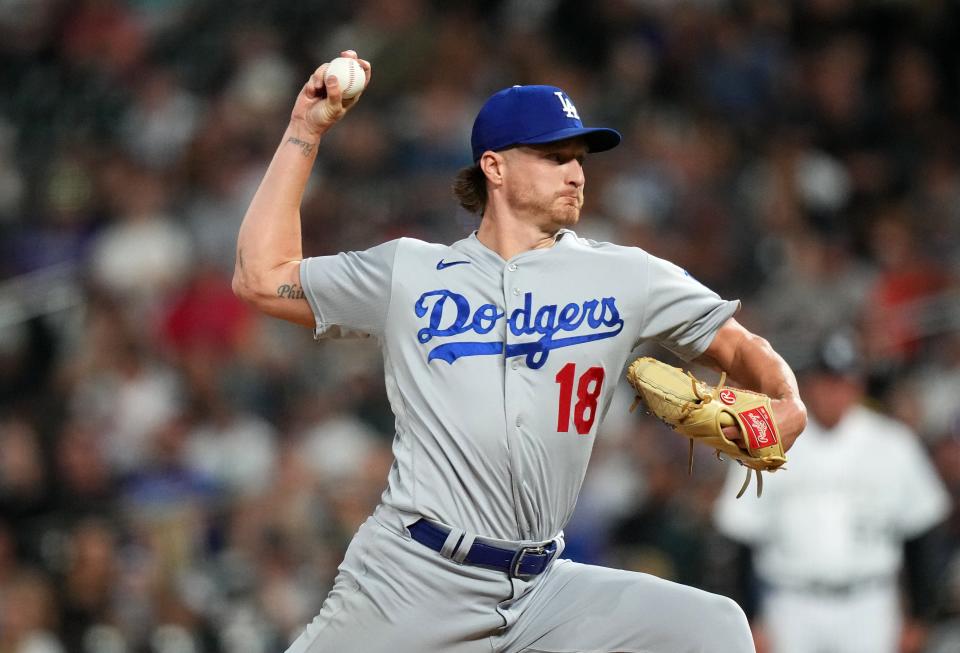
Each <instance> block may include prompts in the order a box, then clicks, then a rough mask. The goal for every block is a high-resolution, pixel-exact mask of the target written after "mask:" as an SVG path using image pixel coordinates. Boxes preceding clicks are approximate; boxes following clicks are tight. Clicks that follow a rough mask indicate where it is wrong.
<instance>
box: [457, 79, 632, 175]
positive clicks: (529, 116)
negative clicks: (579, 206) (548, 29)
mask: <svg viewBox="0 0 960 653" xmlns="http://www.w3.org/2000/svg"><path fill="white" fill-rule="evenodd" d="M575 136H582V137H583V138H584V140H585V141H586V143H587V148H588V149H589V151H591V152H603V151H604V150H609V149H612V148H614V147H616V146H617V145H618V144H619V143H620V132H618V131H616V130H615V129H608V128H606V127H584V126H583V122H581V120H580V115H579V114H578V113H577V108H576V107H575V106H574V105H573V102H572V101H571V100H570V97H569V96H568V95H567V94H566V93H564V92H563V91H562V90H560V89H559V88H557V87H556V86H511V87H510V88H505V89H503V90H502V91H499V92H497V93H494V94H493V95H491V96H490V98H489V99H488V100H487V101H486V102H485V103H484V105H483V106H482V107H481V108H480V113H478V114H477V118H476V120H474V121H473V134H472V135H471V138H470V143H471V145H472V146H473V162H474V163H476V162H477V161H479V160H480V157H481V156H483V153H484V152H486V151H487V150H493V151H494V152H496V151H498V150H503V149H506V148H508V147H511V146H513V145H533V144H536V143H553V142H555V141H562V140H564V139H566V138H573V137H575Z"/></svg>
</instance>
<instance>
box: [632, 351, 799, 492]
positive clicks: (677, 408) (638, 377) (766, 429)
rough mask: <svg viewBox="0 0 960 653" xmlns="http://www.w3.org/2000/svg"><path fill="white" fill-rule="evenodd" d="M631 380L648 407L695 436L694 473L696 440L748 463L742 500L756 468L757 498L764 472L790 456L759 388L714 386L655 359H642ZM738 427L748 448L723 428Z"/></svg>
mask: <svg viewBox="0 0 960 653" xmlns="http://www.w3.org/2000/svg"><path fill="white" fill-rule="evenodd" d="M627 380H628V381H630V384H631V385H632V386H633V387H634V389H635V390H636V391H637V400H636V401H635V402H634V404H633V406H632V407H631V408H630V410H633V409H634V408H635V407H636V406H637V403H638V402H639V401H641V400H642V401H643V402H644V403H645V404H646V405H647V410H648V412H650V413H651V414H653V415H656V416H657V417H658V418H660V419H661V420H662V421H663V422H664V423H666V424H667V425H669V426H670V427H671V428H673V429H674V430H675V431H677V432H678V433H681V434H683V435H685V436H686V437H688V438H690V462H689V465H688V468H689V471H691V472H692V471H693V443H694V441H697V442H702V443H703V444H706V445H707V446H709V447H713V448H714V449H716V451H717V457H718V458H719V457H720V456H721V454H722V455H726V456H727V457H729V458H733V459H734V460H736V461H737V462H738V463H740V464H741V465H743V466H745V467H747V478H746V479H745V480H744V482H743V487H741V488H740V492H739V493H738V494H737V498H738V499H739V498H740V497H741V496H743V493H744V492H745V491H746V489H747V487H748V486H749V485H750V477H751V472H756V476H757V496H758V497H759V496H760V494H761V493H762V492H763V477H762V476H761V475H760V472H762V471H767V472H772V471H775V470H776V469H778V468H779V467H781V466H782V465H783V464H784V463H785V462H787V458H786V456H785V455H784V452H783V444H782V443H781V440H780V433H779V431H778V430H777V423H776V422H775V421H774V419H773V412H772V410H771V408H770V398H769V397H768V396H767V395H765V394H761V393H759V392H751V391H749V390H742V389H740V388H737V389H733V388H725V387H723V383H724V381H725V380H726V374H725V373H724V374H723V375H722V376H721V377H720V383H719V384H718V385H717V386H716V387H713V386H710V385H707V384H706V383H703V382H702V381H698V380H697V378H696V377H694V376H693V375H692V374H690V373H689V372H684V371H683V370H681V369H680V368H678V367H673V366H672V365H667V364H666V363H663V362H661V361H658V360H657V359H655V358H648V357H644V358H638V359H637V360H635V361H634V362H633V363H631V364H630V367H629V368H627ZM728 426H736V427H738V428H739V429H740V432H741V433H742V434H743V446H741V445H738V444H737V443H735V442H733V441H732V440H730V439H729V438H727V437H726V436H725V435H724V434H723V428H724V427H728Z"/></svg>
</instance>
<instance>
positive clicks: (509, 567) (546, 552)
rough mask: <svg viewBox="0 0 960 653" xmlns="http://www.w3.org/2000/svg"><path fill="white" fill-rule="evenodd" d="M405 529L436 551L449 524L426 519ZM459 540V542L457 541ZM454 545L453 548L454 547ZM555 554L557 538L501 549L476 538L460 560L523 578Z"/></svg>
mask: <svg viewBox="0 0 960 653" xmlns="http://www.w3.org/2000/svg"><path fill="white" fill-rule="evenodd" d="M408 530H409V531H410V535H411V536H412V537H413V539H414V540H416V541H417V542H419V543H420V544H422V545H424V546H426V547H428V548H431V549H433V550H434V551H438V552H439V551H442V550H443V545H444V544H445V543H446V541H447V536H448V535H450V529H449V528H445V527H443V526H438V525H437V524H434V523H432V522H428V521H427V520H426V519H421V520H419V521H418V522H416V523H414V524H411V525H410V526H409V527H408ZM461 540H462V538H461ZM459 544H460V543H459V542H458V543H457V545H458V546H459ZM453 549H454V550H456V549H457V547H456V546H455V547H453ZM556 554H557V542H556V540H554V541H552V542H550V543H549V544H545V545H543V546H523V547H520V548H517V549H504V548H501V547H498V546H492V545H490V544H484V543H483V542H476V541H475V542H474V543H473V546H471V547H470V550H469V551H468V552H467V555H466V557H464V558H463V561H464V562H465V563H467V564H470V565H476V566H478V567H489V568H490V569H499V570H500V571H502V572H505V573H506V574H507V575H508V576H510V578H519V579H521V580H525V579H527V578H532V577H534V576H537V575H539V574H542V573H543V572H544V571H545V570H546V568H547V565H549V564H550V561H551V560H553V556H555V555H556Z"/></svg>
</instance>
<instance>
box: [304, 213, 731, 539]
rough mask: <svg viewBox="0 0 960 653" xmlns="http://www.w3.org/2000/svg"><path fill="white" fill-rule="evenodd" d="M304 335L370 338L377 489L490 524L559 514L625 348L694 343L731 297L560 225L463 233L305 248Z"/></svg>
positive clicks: (685, 354)
mask: <svg viewBox="0 0 960 653" xmlns="http://www.w3.org/2000/svg"><path fill="white" fill-rule="evenodd" d="M300 269H301V273H300V274H301V281H302V285H303V288H304V291H305V294H306V297H307V299H308V301H309V303H310V306H311V308H312V310H313V312H314V315H315V317H316V323H317V328H316V336H317V337H318V338H319V337H340V336H348V335H359V334H367V335H371V336H375V337H377V338H379V340H380V343H381V346H382V350H383V358H384V366H385V376H386V387H387V394H388V396H389V400H390V404H391V407H392V409H393V412H394V414H395V415H396V437H395V440H394V444H393V452H394V455H395V458H396V460H395V463H394V465H393V467H392V469H391V471H390V475H389V479H388V486H387V489H386V491H385V492H384V495H383V504H384V505H386V506H389V507H391V508H392V509H394V510H395V511H397V512H398V514H401V515H404V516H408V519H407V518H405V519H404V521H405V524H404V525H408V524H410V523H412V522H413V521H416V519H419V518H420V516H423V517H426V518H428V519H432V520H435V521H438V522H441V523H444V524H449V525H453V526H456V527H459V528H461V529H465V530H467V531H469V532H473V533H477V534H481V535H484V536H487V537H492V538H498V539H504V540H546V539H549V538H552V537H554V536H556V535H557V534H558V533H560V531H561V530H562V528H563V526H564V525H565V524H566V522H567V521H568V520H569V518H570V516H571V514H572V512H573V509H574V505H575V503H576V499H577V494H578V493H579V491H580V485H581V483H582V481H583V477H584V473H585V471H586V467H587V462H588V460H589V457H590V452H591V449H592V447H593V442H594V437H595V435H596V432H597V428H598V426H599V424H600V422H601V420H602V419H603V415H604V413H605V412H606V410H607V407H608V406H609V404H610V399H611V397H612V396H613V390H614V387H615V385H616V383H617V381H618V378H619V376H620V374H621V373H622V370H623V368H624V365H625V363H626V361H627V359H628V357H629V355H630V353H631V351H632V350H633V349H635V348H636V347H637V346H638V345H639V344H640V343H642V342H645V341H654V342H657V343H659V344H661V345H663V346H664V347H666V348H667V349H669V350H671V351H673V352H674V353H676V354H677V355H678V356H680V357H681V358H683V359H685V360H689V359H691V358H693V357H696V356H697V355H699V354H701V353H702V352H703V351H704V350H705V349H706V348H707V346H708V345H709V344H710V342H711V340H712V338H713V336H714V334H715V333H716V330H717V329H718V328H719V327H720V325H721V324H723V323H724V322H725V321H726V320H727V319H728V318H729V317H731V316H732V315H733V314H734V313H735V312H736V310H737V308H738V302H735V301H724V300H722V299H721V298H720V297H719V296H717V294H716V293H714V292H713V291H711V290H709V289H708V288H706V287H704V286H703V285H702V284H700V283H699V282H697V281H696V280H694V279H693V278H691V277H690V275H689V274H687V273H686V272H684V271H683V270H682V269H680V268H679V267H677V266H676V265H673V264H672V263H669V262H667V261H664V260H662V259H659V258H656V257H654V256H652V255H650V254H649V253H647V252H645V251H643V250H641V249H638V248H632V247H622V246H618V245H612V244H608V243H598V242H594V241H591V240H587V239H583V238H580V237H578V236H577V235H576V234H575V233H574V232H572V231H569V230H562V231H560V232H559V233H558V234H557V236H556V243H555V245H554V246H553V247H550V248H546V249H537V250H531V251H527V252H523V253H521V254H519V255H517V256H515V257H513V258H512V259H510V260H509V261H504V260H503V259H502V258H501V257H500V256H499V255H498V254H496V253H495V252H493V251H492V250H490V249H488V248H487V247H485V246H484V245H483V244H482V243H480V241H479V240H478V239H477V237H476V235H471V236H469V237H468V238H465V239H463V240H460V241H458V242H456V243H454V244H453V245H450V246H447V245H438V244H431V243H425V242H421V241H419V240H414V239H409V238H402V239H399V240H394V241H390V242H388V243H385V244H383V245H380V246H377V247H374V248H372V249H369V250H366V251H363V252H348V253H341V254H337V255H335V256H325V257H318V258H308V259H306V260H304V261H303V262H302V264H301V268H300Z"/></svg>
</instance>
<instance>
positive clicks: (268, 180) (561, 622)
mask: <svg viewBox="0 0 960 653" xmlns="http://www.w3.org/2000/svg"><path fill="white" fill-rule="evenodd" d="M342 56H343V57H348V58H354V59H356V58H357V55H356V53H355V52H353V51H347V52H344V53H342ZM358 61H359V63H360V66H361V67H362V69H363V71H364V73H365V75H366V81H367V83H369V82H370V74H371V68H370V64H369V63H368V62H366V61H363V60H358ZM325 73H326V64H325V65H324V66H321V67H320V68H318V69H317V71H316V72H315V73H314V74H313V75H312V76H311V77H310V79H309V80H308V81H307V83H306V84H305V85H304V86H303V89H302V90H301V92H300V94H299V96H298V97H297V100H296V103H295V105H294V108H293V112H292V115H291V119H290V124H289V126H288V128H287V131H286V133H285V134H284V136H283V139H282V141H281V143H280V145H279V147H278V148H277V152H276V155H275V156H274V158H273V161H272V162H271V164H270V166H269V168H268V170H267V172H266V174H265V176H264V179H263V181H262V183H261V184H260V187H259V189H258V190H257V192H256V195H255V196H254V198H253V200H252V202H251V204H250V207H249V209H248V211H247V214H246V216H245V217H244V221H243V224H242V226H241V228H240V235H239V242H238V247H237V263H236V272H235V276H234V290H235V292H236V293H237V294H238V295H239V296H240V297H242V298H243V299H245V300H246V301H248V302H250V303H251V304H253V305H254V306H255V307H257V308H258V309H259V310H261V311H263V312H264V313H266V314H269V315H272V316H275V317H278V318H281V319H284V320H289V321H292V322H296V323H298V324H302V325H304V326H307V327H309V328H311V329H313V330H314V333H315V335H316V338H318V339H320V338H336V337H342V336H346V335H357V334H365V335H369V336H372V337H375V338H376V339H377V340H378V342H379V344H380V347H381V349H382V352H383V357H384V367H385V381H386V388H387V394H388V396H389V400H390V404H391V408H392V409H393V412H394V414H395V415H396V436H395V439H394V442H393V453H394V456H395V458H396V460H395V462H394V464H393V467H392V468H391V470H390V474H389V479H388V486H387V489H386V490H385V492H384V494H383V497H382V502H381V504H380V505H379V506H378V508H377V509H376V511H375V513H374V515H372V516H371V517H370V518H369V519H368V520H367V521H366V523H365V524H364V525H363V526H362V527H361V528H360V529H359V531H358V532H357V533H356V535H355V536H354V539H353V541H352V542H351V544H350V546H349V548H348V550H347V552H346V556H345V559H344V561H343V563H342V564H341V566H340V568H339V574H338V576H337V578H336V580H335V584H334V587H333V589H332V590H331V591H330V594H329V596H328V597H327V599H326V601H325V602H324V604H323V607H322V609H321V611H320V614H319V615H318V616H317V617H316V619H314V621H313V622H312V623H311V624H310V625H308V626H307V627H306V629H305V631H304V632H303V634H302V635H301V636H300V637H299V638H298V639H297V640H296V641H295V642H294V643H293V644H292V646H291V647H290V649H289V652H290V653H321V652H328V651H329V652H335V653H343V652H344V651H364V652H365V653H376V652H390V653H397V652H400V651H410V652H417V653H431V652H439V651H457V652H463V653H468V652H476V653H481V652H482V653H490V652H491V651H495V652H497V653H501V652H502V653H508V652H510V653H513V652H520V651H541V652H548V651H549V652H557V653H559V652H572V651H594V652H599V651H611V652H612V651H644V652H652V651H663V652H664V653H667V652H670V653H675V652H684V651H690V652H692V651H718V652H722V653H741V652H746V651H753V650H754V649H753V644H752V640H751V635H750V630H749V627H748V624H747V621H746V619H745V617H744V614H743V612H742V611H741V609H740V608H739V607H738V606H737V605H736V604H735V603H734V602H733V601H730V600H729V599H727V598H724V597H721V596H717V595H713V594H709V593H706V592H703V591H700V590H697V589H693V588H690V587H686V586H683V585H679V584H676V583H670V582H667V581H664V580H661V579H658V578H655V577H652V576H648V575H644V574H639V573H634V572H627V571H621V570H615V569H607V568H603V567H594V566H588V565H582V564H578V563H575V562H572V561H569V560H565V559H563V558H562V553H563V547H564V543H563V527H564V525H565V524H566V523H567V520H568V519H569V518H570V516H571V513H572V512H573V509H574V505H575V503H576V500H577V494H578V492H579V490H580V485H581V482H582V481H583V477H584V473H585V470H586V466H587V462H588V460H589V458H590V452H591V449H592V448H593V443H594V437H595V436H596V433H597V429H598V427H599V424H600V422H601V421H602V419H603V416H604V413H605V412H606V410H607V408H608V406H609V404H610V399H611V397H612V396H613V390H614V386H615V385H616V381H617V379H618V377H619V376H620V375H621V374H622V373H623V371H624V368H625V366H626V364H627V362H628V358H629V357H630V355H631V352H632V351H633V350H634V349H635V348H636V347H637V346H638V345H639V344H640V343H643V342H645V341H651V340H652V341H654V342H657V343H659V344H661V345H662V346H664V347H665V348H667V349H668V350H670V351H672V352H674V353H675V354H677V355H679V356H680V357H682V358H683V359H686V360H692V359H697V360H699V361H701V362H705V363H708V364H710V365H712V366H714V367H716V368H718V369H722V370H724V371H725V372H726V373H727V374H728V375H729V377H730V378H732V379H733V380H735V381H737V382H738V383H739V384H741V385H742V386H744V387H745V388H751V389H753V390H756V391H759V392H762V393H764V394H765V395H767V396H769V397H770V399H771V401H770V411H769V412H770V413H772V416H771V419H772V420H775V422H776V426H777V429H778V431H777V432H778V434H779V438H780V439H782V442H783V446H784V448H785V449H788V448H789V447H790V445H792V443H793V441H794V440H795V439H796V437H797V436H798V435H799V433H800V431H801V430H802V429H803V427H804V424H805V420H806V413H805V409H804V406H803V404H802V402H801V401H800V398H799V395H798V392H797V388H796V382H795V380H794V376H793V373H792V372H791V371H790V369H789V368H788V367H787V365H786V364H785V363H784V361H783V360H782V359H781V358H780V356H778V355H777V354H776V353H775V352H774V351H773V350H772V349H771V348H770V346H769V345H768V344H767V342H766V341H765V340H763V339H762V338H759V337H757V336H755V335H753V334H751V333H749V332H748V331H747V330H745V329H744V328H743V327H742V326H740V325H739V324H738V323H737V322H736V321H735V320H734V319H733V317H732V316H733V315H734V313H735V312H736V310H737V308H738V306H739V304H738V302H736V301H725V300H723V299H721V298H720V297H719V296H717V294H716V293H714V292H712V291H711V290H709V289H707V288H705V287H704V286H703V285H701V284H700V283H698V282H697V281H695V280H694V279H692V278H691V277H690V276H689V275H688V274H686V273H685V272H684V271H683V270H682V269H680V268H678V267H677V266H675V265H673V264H671V263H669V262H667V261H664V260H661V259H658V258H656V257H654V256H651V255H650V254H648V253H647V252H645V251H643V250H641V249H638V248H632V247H620V246H617V245H612V244H609V243H599V242H594V241H590V240H586V239H584V238H580V237H579V236H577V234H576V233H575V232H574V231H572V228H573V227H575V226H576V224H577V221H578V219H579V217H580V210H581V207H582V206H583V201H584V187H585V181H586V180H585V177H584V169H583V162H584V159H585V157H586V156H587V155H588V154H592V153H596V152H602V151H604V150H609V149H611V148H613V147H615V146H616V145H617V144H618V143H619V142H620V134H619V133H617V132H616V131H614V130H612V129H606V128H587V127H584V126H583V123H582V122H581V118H580V116H579V114H578V111H577V107H576V106H575V105H574V103H573V101H572V99H571V98H570V97H569V96H568V95H567V94H566V93H564V92H563V91H562V90H561V89H559V88H556V87H552V86H514V87H512V88H507V89H504V90H502V91H500V92H499V93H496V94H495V95H493V96H492V97H490V99H489V100H487V102H486V103H485V104H484V105H483V107H482V108H481V109H480V112H479V114H478V115H477V117H476V121H475V123H474V126H473V134H472V151H473V165H472V166H470V167H468V168H466V169H464V170H463V171H461V173H460V174H459V175H458V177H457V180H456V184H455V192H456V195H457V197H458V199H459V200H460V202H461V204H462V205H463V206H465V207H467V208H468V209H470V210H473V211H476V212H477V213H478V214H479V215H481V216H482V220H481V223H480V227H479V229H478V230H477V231H476V232H474V233H472V234H470V235H469V236H467V237H465V238H464V239H462V240H460V241H457V242H455V243H453V244H452V245H443V244H435V243H426V242H422V241H419V240H415V239H411V238H400V239H398V240H393V241H390V242H386V243H382V244H379V245H376V246H374V247H372V248H371V249H368V250H366V251H359V252H345V253H341V254H337V255H335V256H323V257H317V258H307V259H304V258H303V254H302V251H301V239H300V212H299V207H300V202H301V196H302V194H303V191H304V187H305V185H306V182H307V178H308V176H309V174H310V170H311V166H312V164H313V162H314V159H315V158H316V156H317V151H318V146H319V145H320V143H321V141H322V139H323V137H324V135H325V133H326V132H327V131H328V130H329V129H331V128H332V127H334V125H335V124H336V123H337V122H338V121H339V120H341V119H342V118H343V117H344V115H345V114H346V113H347V112H349V111H350V109H351V108H352V107H353V106H354V105H355V104H356V102H357V101H358V100H359V99H360V98H361V97H362V94H360V95H356V96H354V97H351V98H349V99H346V98H345V97H344V95H343V93H342V92H341V86H340V82H339V80H337V79H336V78H335V77H329V78H327V79H326V80H325ZM291 288H293V289H295V291H294V292H291V291H290V289H291ZM723 432H724V433H725V434H726V435H727V437H729V438H731V439H733V440H736V439H737V438H738V437H739V435H738V429H737V426H735V425H734V426H726V427H724V429H723Z"/></svg>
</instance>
